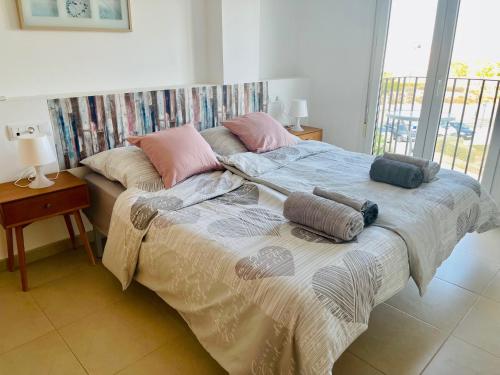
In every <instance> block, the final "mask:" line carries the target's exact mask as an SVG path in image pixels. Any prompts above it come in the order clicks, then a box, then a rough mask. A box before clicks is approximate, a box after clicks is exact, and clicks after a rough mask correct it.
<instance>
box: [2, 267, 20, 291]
mask: <svg viewBox="0 0 500 375" xmlns="http://www.w3.org/2000/svg"><path fill="white" fill-rule="evenodd" d="M2 288H10V289H11V290H20V289H21V279H20V278H19V274H18V273H17V272H7V271H0V289H2Z"/></svg>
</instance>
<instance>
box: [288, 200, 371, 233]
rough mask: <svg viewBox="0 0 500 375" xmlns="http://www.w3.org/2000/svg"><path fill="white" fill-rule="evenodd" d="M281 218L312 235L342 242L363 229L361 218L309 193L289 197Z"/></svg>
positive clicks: (350, 209) (353, 211) (337, 204)
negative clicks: (299, 226)
mask: <svg viewBox="0 0 500 375" xmlns="http://www.w3.org/2000/svg"><path fill="white" fill-rule="evenodd" d="M283 215H284V216H285V217H286V218H287V219H288V220H290V221H293V222H295V223H298V224H301V225H303V226H305V227H309V228H312V229H313V231H314V232H315V233H318V232H320V233H324V234H326V236H327V237H329V236H331V237H335V238H340V239H341V240H344V241H351V240H352V239H354V238H355V237H356V236H357V235H358V234H359V233H361V231H362V230H363V227H364V221H363V215H361V213H359V212H358V211H356V210H355V209H353V208H352V207H349V206H346V205H344V204H340V203H337V202H335V201H332V200H329V199H325V198H322V197H318V196H316V195H313V194H309V193H302V192H295V193H292V194H290V195H289V196H288V198H287V200H286V201H285V205H284V208H283Z"/></svg>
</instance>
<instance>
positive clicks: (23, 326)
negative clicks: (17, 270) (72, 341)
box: [0, 288, 54, 354]
mask: <svg viewBox="0 0 500 375" xmlns="http://www.w3.org/2000/svg"><path fill="white" fill-rule="evenodd" d="M53 329H54V327H53V326H52V324H50V321H49V320H48V319H47V318H46V316H45V315H44V314H43V312H42V311H41V310H40V308H39V307H38V306H37V305H36V303H35V301H34V300H33V297H32V296H31V295H30V294H29V293H25V292H21V291H14V290H11V289H10V288H2V289H0V354H1V353H4V352H6V351H8V350H10V349H13V348H15V347H16V346H19V345H21V344H25V343H27V342H28V341H31V340H33V339H35V338H37V337H40V336H42V335H44V334H46V333H48V332H50V331H52V330H53Z"/></svg>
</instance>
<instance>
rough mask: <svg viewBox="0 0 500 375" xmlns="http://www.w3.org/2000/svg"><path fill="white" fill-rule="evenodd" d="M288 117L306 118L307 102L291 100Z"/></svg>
mask: <svg viewBox="0 0 500 375" xmlns="http://www.w3.org/2000/svg"><path fill="white" fill-rule="evenodd" d="M290 116H292V117H307V116H308V114H307V100H304V99H293V100H292V104H291V105H290Z"/></svg>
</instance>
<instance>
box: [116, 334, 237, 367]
mask: <svg viewBox="0 0 500 375" xmlns="http://www.w3.org/2000/svg"><path fill="white" fill-rule="evenodd" d="M226 373H227V372H226V371H225V370H224V369H223V368H222V367H221V366H220V365H219V364H218V363H217V362H216V361H215V360H214V359H213V358H212V357H211V356H210V354H208V353H207V352H206V351H205V349H203V347H202V346H201V344H200V343H199V342H198V340H197V339H196V337H195V336H194V334H192V333H191V332H189V333H186V334H184V335H181V336H178V337H177V338H176V339H175V340H173V341H172V342H169V343H168V344H165V345H163V346H162V347H161V348H159V349H157V350H155V351H154V352H152V353H149V354H148V355H146V356H145V357H143V358H141V359H140V360H139V361H137V362H135V363H134V364H132V365H131V366H129V367H127V368H125V369H124V370H122V371H121V372H119V374H120V375H134V374H148V375H156V374H158V375H163V374H172V375H174V374H179V375H180V374H204V375H211V374H226Z"/></svg>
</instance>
